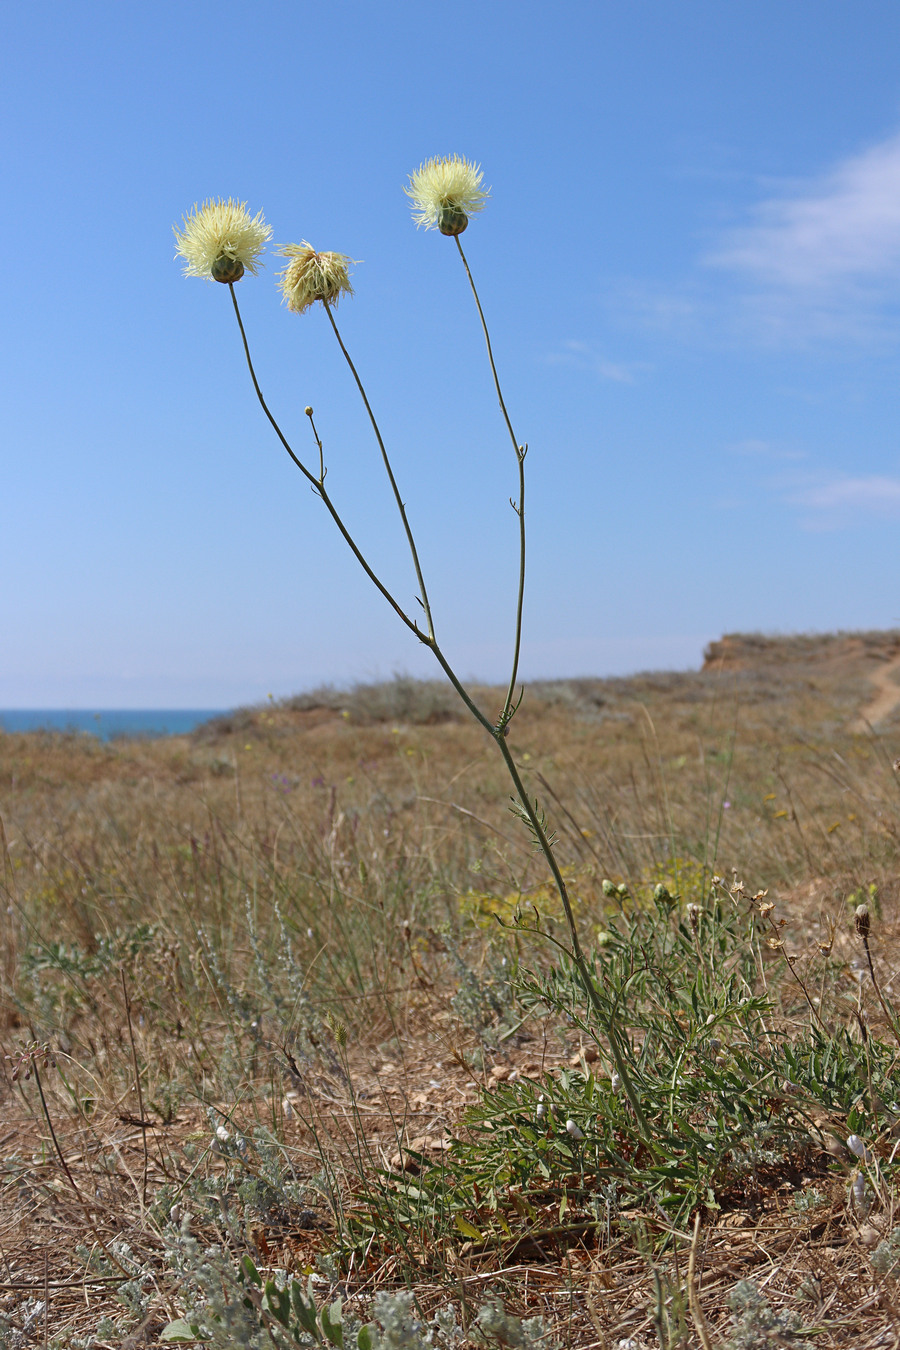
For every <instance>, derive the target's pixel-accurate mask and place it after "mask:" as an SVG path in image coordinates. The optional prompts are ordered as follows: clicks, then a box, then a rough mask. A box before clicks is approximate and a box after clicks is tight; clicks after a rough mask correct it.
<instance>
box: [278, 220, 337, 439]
mask: <svg viewBox="0 0 900 1350" xmlns="http://www.w3.org/2000/svg"><path fill="white" fill-rule="evenodd" d="M279 252H280V253H281V256H282V257H283V258H287V259H288V265H287V267H286V268H285V269H284V271H283V272H279V274H278V284H279V286H280V287H281V294H282V298H283V300H284V303H285V304H286V305H287V307H288V309H289V310H291V311H292V312H293V313H294V314H302V313H303V312H304V311H305V310H307V309H309V308H310V307H311V306H312V305H314V304H315V303H316V301H317V300H321V301H322V304H323V305H336V304H337V302H338V301H339V300H340V298H341V296H342V295H352V294H353V287H352V286H351V285H350V275H349V272H348V268H350V267H351V266H352V265H353V263H354V262H355V261H356V259H354V258H348V257H347V256H346V254H344V253H317V252H316V250H315V249H314V248H313V246H312V244H308V243H307V242H306V240H305V239H304V241H303V243H302V244H285V246H284V248H283V249H280V250H279ZM307 416H309V414H307Z"/></svg>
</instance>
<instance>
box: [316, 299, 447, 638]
mask: <svg viewBox="0 0 900 1350" xmlns="http://www.w3.org/2000/svg"><path fill="white" fill-rule="evenodd" d="M322 307H323V309H324V310H325V313H326V314H327V315H328V318H329V320H330V322H331V326H332V328H333V329H334V336H335V337H336V338H337V340H338V346H339V347H340V349H341V351H342V352H343V353H344V360H345V361H346V362H347V365H348V366H349V367H350V373H351V374H352V376H353V378H354V380H355V381H356V387H357V389H358V390H359V393H360V397H361V398H362V401H363V403H364V404H365V408H366V412H367V413H368V414H369V421H370V422H371V423H372V430H373V431H374V432H375V439H376V441H377V442H378V448H379V450H380V451H381V458H382V460H383V462H384V468H385V472H386V473H387V476H388V480H389V482H390V485H391V491H392V492H393V494H394V501H395V502H396V503H397V510H398V511H399V512H400V519H401V520H402V521H403V529H404V531H405V533H406V542H407V543H408V544H409V551H410V553H411V554H412V560H413V567H414V568H415V570H416V581H417V582H418V584H419V596H420V598H421V601H422V608H423V610H424V611H425V622H426V623H427V624H428V636H429V637H430V638H432V639H433V638H434V623H433V621H432V618H431V605H430V604H429V603H428V592H427V590H426V589H425V578H424V576H423V575H422V568H421V565H420V563H419V553H418V550H417V549H416V541H415V539H414V538H413V532H412V527H411V525H410V523H409V520H408V519H407V516H406V507H405V505H404V503H403V499H402V498H401V496H400V489H399V488H398V487H397V480H396V479H395V477H394V471H393V469H392V468H391V461H390V460H389V459H388V452H387V450H386V449H385V445H384V441H383V440H382V437H381V431H380V430H379V427H378V423H377V422H376V420H375V414H374V413H373V412H372V408H371V405H370V404H369V400H368V397H367V395H366V391H365V387H364V386H363V382H362V380H361V379H360V378H359V374H358V372H357V369H356V366H355V365H354V364H353V361H352V360H351V358H350V353H349V352H348V351H347V348H346V347H345V346H344V339H343V338H342V337H341V335H340V332H339V331H338V326H337V323H336V322H335V318H334V315H333V314H332V312H331V306H330V305H329V304H328V303H327V301H323V302H322Z"/></svg>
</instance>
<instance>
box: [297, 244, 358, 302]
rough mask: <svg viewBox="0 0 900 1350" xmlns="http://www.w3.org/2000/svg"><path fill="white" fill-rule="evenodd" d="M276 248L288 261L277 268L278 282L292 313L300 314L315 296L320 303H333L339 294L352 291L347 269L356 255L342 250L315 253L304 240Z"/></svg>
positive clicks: (313, 300)
mask: <svg viewBox="0 0 900 1350" xmlns="http://www.w3.org/2000/svg"><path fill="white" fill-rule="evenodd" d="M279 251H280V253H281V256H282V257H283V258H288V259H289V260H290V261H289V262H288V265H287V267H286V268H285V269H284V271H283V272H279V274H278V284H279V285H280V287H281V294H282V296H283V297H284V303H285V304H286V305H287V307H288V309H290V310H293V312H294V313H295V314H302V313H303V311H304V310H306V309H309V307H310V305H314V304H315V303H316V301H317V300H321V301H322V304H323V305H336V304H337V302H338V301H339V300H340V298H341V295H343V294H346V295H352V294H353V287H352V286H351V285H350V277H349V274H348V271H347V269H348V268H349V267H351V266H352V265H353V263H354V262H355V261H356V259H354V258H348V257H346V256H345V254H343V253H317V252H316V250H315V249H314V248H313V246H312V244H307V242H306V240H304V241H303V243H302V244H285V246H284V248H283V249H280V250H279Z"/></svg>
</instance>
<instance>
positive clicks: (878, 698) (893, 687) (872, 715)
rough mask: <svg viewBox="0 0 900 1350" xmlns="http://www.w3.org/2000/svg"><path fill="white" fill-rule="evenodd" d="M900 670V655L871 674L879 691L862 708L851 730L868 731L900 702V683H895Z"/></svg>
mask: <svg viewBox="0 0 900 1350" xmlns="http://www.w3.org/2000/svg"><path fill="white" fill-rule="evenodd" d="M898 671H900V656H895V657H894V659H893V661H888V662H887V663H886V664H885V665H883V666H879V668H878V669H877V670H876V671H873V673H872V674H871V675H870V676H869V680H870V681H871V683H872V684H874V686H875V688H876V689H877V691H878V692H877V693H876V695H875V697H874V698H873V699H872V701H871V703H867V704H866V706H865V707H864V708H863V709H862V710H861V712H860V714H859V717H858V718H857V719H856V721H855V722H854V723H853V725H852V726H851V728H850V730H851V731H859V732H863V731H868V729H869V728H870V727H874V726H877V725H878V723H879V722H880V721H882V719H883V718H885V717H887V715H888V713H890V712H893V710H894V709H895V708H896V706H897V704H898V703H900V685H898V684H895V683H894V675H895V674H896V673H897V672H898Z"/></svg>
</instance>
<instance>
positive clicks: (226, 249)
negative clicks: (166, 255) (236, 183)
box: [173, 197, 272, 282]
mask: <svg viewBox="0 0 900 1350" xmlns="http://www.w3.org/2000/svg"><path fill="white" fill-rule="evenodd" d="M182 223H183V225H184V230H183V231H182V232H179V230H178V228H177V227H173V228H174V229H175V239H176V240H177V243H178V248H177V249H176V252H175V256H176V257H178V256H179V254H180V255H181V257H182V258H184V259H185V261H186V263H187V266H186V267H185V269H184V275H185V276H186V277H205V278H206V279H207V280H208V279H209V278H210V277H211V278H212V279H213V280H214V281H221V282H227V281H240V279H241V277H242V276H243V275H244V270H245V269H246V270H247V271H248V272H254V273H255V272H256V264H257V260H258V258H259V255H260V254H261V253H262V251H263V248H264V247H265V244H266V241H267V240H268V239H269V238H270V237H271V234H272V227H271V226H270V225H267V224H266V222H265V221H264V220H263V216H262V212H261V211H260V212H258V213H257V215H255V216H251V215H250V212H249V211H248V210H247V203H246V202H236V201H234V199H233V198H231V197H229V198H228V201H227V202H226V201H224V200H223V199H222V198H221V197H219V198H217V199H216V201H213V199H212V197H210V198H209V200H208V201H205V202H204V203H203V205H202V206H196V205H195V206H194V209H193V211H192V212H191V214H190V215H189V216H186V217H185V216H182Z"/></svg>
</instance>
